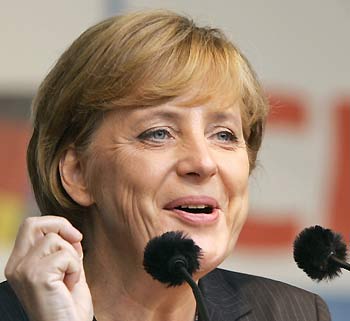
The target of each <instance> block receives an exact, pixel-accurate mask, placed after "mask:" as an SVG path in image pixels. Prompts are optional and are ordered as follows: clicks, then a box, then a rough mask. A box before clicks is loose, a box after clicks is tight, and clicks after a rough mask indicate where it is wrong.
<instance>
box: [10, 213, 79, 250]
mask: <svg viewBox="0 0 350 321" xmlns="http://www.w3.org/2000/svg"><path fill="white" fill-rule="evenodd" d="M48 233H57V234H58V235H60V236H61V237H62V238H63V239H65V240H66V241H67V242H69V243H76V242H80V241H81V240H82V234H81V233H80V232H79V231H78V230H77V229H76V228H75V227H73V225H72V224H71V223H70V222H69V221H68V220H67V219H65V218H63V217H59V216H42V217H30V218H27V219H26V220H25V221H24V222H23V224H22V225H21V227H20V229H19V232H18V235H17V239H16V242H15V246H14V249H13V253H14V255H17V256H23V255H25V254H26V253H27V252H28V250H29V249H30V248H31V247H32V246H33V245H34V244H35V243H36V242H37V241H38V240H40V239H41V238H43V237H44V236H45V235H46V234H48Z"/></svg>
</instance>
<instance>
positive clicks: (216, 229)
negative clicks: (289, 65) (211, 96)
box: [88, 101, 249, 272]
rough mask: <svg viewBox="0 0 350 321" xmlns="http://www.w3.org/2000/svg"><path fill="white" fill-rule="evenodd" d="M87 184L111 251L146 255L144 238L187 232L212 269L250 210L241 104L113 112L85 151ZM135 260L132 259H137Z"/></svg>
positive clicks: (203, 263)
mask: <svg viewBox="0 0 350 321" xmlns="http://www.w3.org/2000/svg"><path fill="white" fill-rule="evenodd" d="M90 153H91V154H90V157H89V163H88V177H89V178H90V180H89V181H90V182H92V183H91V184H90V190H91V194H92V196H93V199H94V202H95V205H96V207H95V208H97V211H98V217H99V220H100V221H101V223H102V224H101V225H102V226H103V228H104V232H105V233H106V235H108V238H109V240H111V243H113V244H112V247H113V248H115V250H116V252H118V253H116V255H125V256H128V257H129V258H130V255H131V256H132V254H135V260H139V262H136V263H140V262H142V259H143V249H144V247H145V245H146V243H147V242H148V241H149V239H151V238H153V237H155V236H158V235H160V234H162V233H164V232H166V231H184V232H185V234H187V235H188V236H190V237H191V238H192V239H193V240H194V241H195V242H196V243H197V245H199V246H200V247H201V248H202V251H203V254H204V255H203V259H202V261H201V269H202V270H203V272H205V271H209V270H211V269H213V268H214V267H216V266H217V265H218V264H220V263H221V262H222V261H223V260H224V259H225V258H226V257H227V255H228V254H229V253H230V252H231V250H232V248H233V246H234V244H235V242H236V239H237V237H238V234H239V232H240V230H241V228H242V225H243V223H244V222H245V219H246V214H247V203H248V176H249V161H248V155H247V149H246V145H245V142H244V139H243V134H242V123H241V116H240V111H239V108H238V106H231V107H230V108H225V109H224V108H218V102H211V103H210V102H209V103H207V104H205V105H201V106H196V107H183V106H179V105H176V101H175V102H172V103H168V104H165V105H161V106H157V107H147V108H132V109H123V110H116V111H113V112H112V113H111V114H108V115H107V116H106V118H105V119H104V121H103V123H102V125H101V127H100V128H99V129H98V130H97V132H96V134H95V136H94V139H93V142H92V144H91V149H90ZM134 263H135V262H134Z"/></svg>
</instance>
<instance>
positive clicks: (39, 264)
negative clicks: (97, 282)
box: [5, 216, 93, 321]
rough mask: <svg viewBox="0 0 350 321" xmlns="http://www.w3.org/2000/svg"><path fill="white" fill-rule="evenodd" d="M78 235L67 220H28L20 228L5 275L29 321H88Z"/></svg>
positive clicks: (89, 304)
mask: <svg viewBox="0 0 350 321" xmlns="http://www.w3.org/2000/svg"><path fill="white" fill-rule="evenodd" d="M81 240H82V234H81V233H80V232H79V231H78V230H77V229H76V228H74V227H73V226H72V224H71V223H70V222H69V221H68V220H66V219H65V218H62V217H58V216H43V217H32V218H28V219H26V220H25V221H24V223H23V224H22V225H21V227H20V229H19V232H18V235H17V239H16V242H15V246H14V249H13V251H12V254H11V256H10V258H9V261H8V263H7V265H6V268H5V276H6V278H7V280H8V282H9V283H10V285H11V287H12V288H13V290H14V291H15V293H16V295H17V297H18V298H19V300H20V301H21V303H22V305H23V307H24V309H25V310H26V313H27V315H28V317H29V319H30V320H31V321H91V320H92V319H93V306H92V300H91V294H90V290H89V288H88V285H87V283H86V280H85V274H84V268H83V261H82V257H83V251H82V247H81V243H80V242H81Z"/></svg>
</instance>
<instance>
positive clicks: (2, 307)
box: [0, 281, 28, 321]
mask: <svg viewBox="0 0 350 321" xmlns="http://www.w3.org/2000/svg"><path fill="white" fill-rule="evenodd" d="M0 316H1V321H28V318H27V316H26V314H25V312H24V310H23V308H22V305H21V303H20V302H19V300H18V299H17V297H16V294H15V293H14V292H13V290H12V288H11V286H10V285H9V283H8V282H6V281H5V282H2V283H0Z"/></svg>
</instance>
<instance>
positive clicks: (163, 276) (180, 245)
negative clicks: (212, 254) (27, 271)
mask: <svg viewBox="0 0 350 321" xmlns="http://www.w3.org/2000/svg"><path fill="white" fill-rule="evenodd" d="M200 256H201V248H200V247H199V246H198V245H196V244H195V243H194V241H193V240H192V239H190V238H187V237H186V236H185V235H184V234H183V233H182V232H179V231H176V232H173V231H171V232H166V233H164V234H162V235H161V236H157V237H155V238H153V239H151V240H150V241H149V242H148V243H147V245H146V247H145V252H144V259H143V266H144V268H145V270H146V271H147V272H148V273H149V274H150V275H151V276H152V277H153V278H154V279H156V280H158V281H160V282H162V283H165V284H168V286H169V287H170V286H178V285H181V284H183V283H184V282H185V278H184V276H183V274H182V273H181V272H180V271H176V269H174V267H173V263H174V261H175V264H176V262H178V261H181V262H183V263H184V265H185V267H186V269H187V271H188V273H189V274H190V275H192V274H193V273H194V272H196V271H197V270H198V269H199V258H200Z"/></svg>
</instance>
